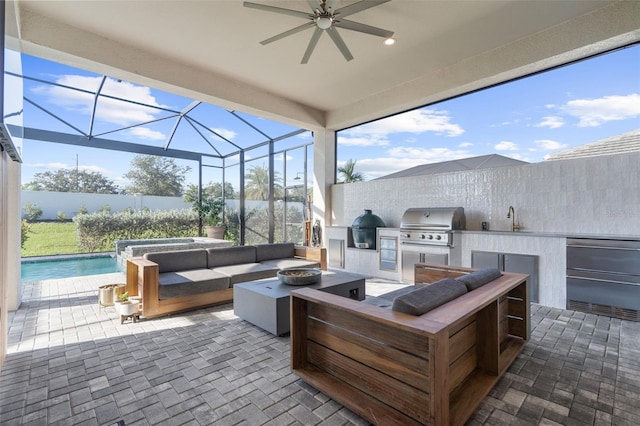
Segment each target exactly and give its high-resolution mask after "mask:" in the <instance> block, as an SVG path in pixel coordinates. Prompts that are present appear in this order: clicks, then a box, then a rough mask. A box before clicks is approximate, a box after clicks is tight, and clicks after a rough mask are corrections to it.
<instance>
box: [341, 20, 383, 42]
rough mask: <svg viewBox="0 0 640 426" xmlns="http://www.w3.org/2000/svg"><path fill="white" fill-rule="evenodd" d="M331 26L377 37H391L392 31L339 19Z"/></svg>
mask: <svg viewBox="0 0 640 426" xmlns="http://www.w3.org/2000/svg"><path fill="white" fill-rule="evenodd" d="M333 25H334V26H336V27H338V28H344V29H345V30H351V31H358V32H360V33H365V34H371V35H374V36H378V37H384V38H389V37H393V31H388V30H383V29H382V28H378V27H372V26H371V25H367V24H361V23H359V22H353V21H348V20H346V19H340V20H338V21H336V22H334V24H333Z"/></svg>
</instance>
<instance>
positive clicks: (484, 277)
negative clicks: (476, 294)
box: [456, 268, 502, 291]
mask: <svg viewBox="0 0 640 426" xmlns="http://www.w3.org/2000/svg"><path fill="white" fill-rule="evenodd" d="M501 276H502V273H501V272H500V271H499V270H498V269H495V268H484V269H478V270H477V271H473V272H471V273H469V274H467V275H462V276H461V277H458V278H456V280H458V281H460V282H461V283H463V284H464V285H465V286H467V291H471V290H475V289H476V288H478V287H482V286H483V285H485V284H487V283H489V282H491V281H493V280H495V279H497V278H500V277H501Z"/></svg>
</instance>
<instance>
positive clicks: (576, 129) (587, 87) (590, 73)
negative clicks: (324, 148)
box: [338, 46, 640, 179]
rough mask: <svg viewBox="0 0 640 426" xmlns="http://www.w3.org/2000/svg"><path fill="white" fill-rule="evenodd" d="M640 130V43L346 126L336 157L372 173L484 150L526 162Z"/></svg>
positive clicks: (382, 172)
mask: <svg viewBox="0 0 640 426" xmlns="http://www.w3.org/2000/svg"><path fill="white" fill-rule="evenodd" d="M638 128H640V46H635V47H632V48H627V49H624V50H620V51H617V52H613V53H610V54H607V55H602V56H598V57H595V58H592V59H589V60H585V61H581V62H578V63H575V64H571V65H567V66H564V67H561V68H558V69H555V70H551V71H548V72H544V73H540V74H537V75H535V76H531V77H528V78H525V79H520V80H517V81H514V82H510V83H507V84H503V85H499V86H496V87H493V88H489V89H486V90H482V91H478V92H476V93H472V94H469V95H466V96H461V97H458V98H455V99H452V100H449V101H445V102H441V103H438V104H435V105H431V106H428V107H424V108H421V109H419V110H414V111H411V112H408V113H405V114H401V115H397V116H394V117H389V118H387V119H383V120H379V121H377V122H373V123H369V124H365V125H362V126H359V127H355V128H352V129H348V130H345V131H343V132H341V133H340V134H339V137H338V144H339V145H338V158H339V160H340V161H342V162H344V161H346V160H348V159H354V160H356V170H359V171H360V172H362V173H364V175H365V176H366V177H367V178H369V179H371V178H376V177H380V176H383V175H386V174H389V173H393V172H395V171H398V170H403V169H407V168H410V167H414V166H417V165H420V164H426V163H434V162H440V161H448V160H454V159H459V158H467V157H474V156H478V155H486V154H500V155H504V156H506V157H512V158H515V159H518V160H522V161H527V162H532V163H536V162H540V161H543V160H544V158H545V156H546V155H548V154H551V153H554V152H559V151H564V150H567V149H570V148H573V147H576V146H579V145H583V144H587V143H590V142H595V141H597V140H600V139H603V138H606V137H609V136H613V135H617V134H621V133H625V132H628V131H631V130H635V129H638Z"/></svg>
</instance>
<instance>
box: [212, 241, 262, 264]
mask: <svg viewBox="0 0 640 426" xmlns="http://www.w3.org/2000/svg"><path fill="white" fill-rule="evenodd" d="M207 256H208V259H209V260H208V261H209V268H215V267H217V266H226V265H238V264H241V263H256V248H255V247H254V246H235V247H217V248H210V249H207Z"/></svg>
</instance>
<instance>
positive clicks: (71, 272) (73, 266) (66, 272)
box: [20, 256, 122, 281]
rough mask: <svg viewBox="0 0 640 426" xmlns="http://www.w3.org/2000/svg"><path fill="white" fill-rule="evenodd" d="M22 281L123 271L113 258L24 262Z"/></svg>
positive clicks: (76, 258) (73, 258) (75, 258)
mask: <svg viewBox="0 0 640 426" xmlns="http://www.w3.org/2000/svg"><path fill="white" fill-rule="evenodd" d="M21 266H22V268H21V272H20V279H21V281H41V280H50V279H54V278H69V277H80V276H84V275H98V274H109V273H112V272H118V271H120V270H122V269H121V268H120V267H119V266H118V263H117V262H116V259H115V258H113V257H111V256H101V257H72V258H65V259H55V260H49V259H46V260H38V261H27V262H22V265H21Z"/></svg>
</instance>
